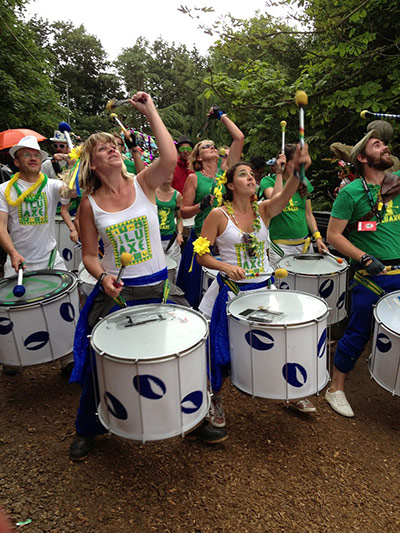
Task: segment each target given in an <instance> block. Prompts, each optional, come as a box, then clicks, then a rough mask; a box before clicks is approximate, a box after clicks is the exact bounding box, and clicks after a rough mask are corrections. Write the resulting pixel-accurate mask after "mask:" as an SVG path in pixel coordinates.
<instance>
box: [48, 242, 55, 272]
mask: <svg viewBox="0 0 400 533" xmlns="http://www.w3.org/2000/svg"><path fill="white" fill-rule="evenodd" d="M56 257H57V246H56V247H55V248H53V249H52V251H51V252H50V257H49V262H48V263H47V268H53V267H54V263H55V262H56Z"/></svg>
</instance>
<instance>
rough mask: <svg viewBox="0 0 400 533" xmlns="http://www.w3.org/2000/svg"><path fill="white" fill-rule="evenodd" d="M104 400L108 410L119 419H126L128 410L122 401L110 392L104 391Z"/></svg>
mask: <svg viewBox="0 0 400 533" xmlns="http://www.w3.org/2000/svg"><path fill="white" fill-rule="evenodd" d="M104 401H105V402H106V404H107V409H108V411H109V412H110V413H111V414H112V415H113V416H115V418H118V419H119V420H126V419H127V418H128V412H127V410H126V409H125V407H124V406H123V405H122V403H121V402H120V401H119V400H118V398H116V397H115V396H114V395H113V394H111V392H105V393H104Z"/></svg>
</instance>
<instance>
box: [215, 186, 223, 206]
mask: <svg viewBox="0 0 400 533" xmlns="http://www.w3.org/2000/svg"><path fill="white" fill-rule="evenodd" d="M214 196H215V198H216V200H217V202H218V207H220V206H221V205H222V191H221V189H219V188H215V190H214Z"/></svg>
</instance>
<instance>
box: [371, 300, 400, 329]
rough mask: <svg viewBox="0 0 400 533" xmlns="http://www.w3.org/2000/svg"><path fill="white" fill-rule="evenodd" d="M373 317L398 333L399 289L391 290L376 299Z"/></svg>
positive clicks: (399, 318) (399, 313)
mask: <svg viewBox="0 0 400 533" xmlns="http://www.w3.org/2000/svg"><path fill="white" fill-rule="evenodd" d="M375 317H376V319H377V320H379V322H381V323H382V324H383V325H384V326H386V327H387V328H388V329H390V330H391V331H393V332H394V333H396V334H398V335H400V291H394V292H391V293H390V294H387V295H386V296H383V298H381V299H380V300H379V301H378V303H377V304H376V308H375Z"/></svg>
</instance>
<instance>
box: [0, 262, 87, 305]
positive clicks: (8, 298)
mask: <svg viewBox="0 0 400 533" xmlns="http://www.w3.org/2000/svg"><path fill="white" fill-rule="evenodd" d="M17 281H18V276H13V277H11V278H4V279H2V280H1V281H0V306H4V307H21V306H27V305H34V304H37V303H38V302H42V301H44V300H51V299H53V298H56V297H58V296H59V295H60V294H62V293H64V292H65V291H67V290H68V289H70V288H72V287H73V286H74V285H76V283H77V279H76V277H75V276H74V275H73V274H71V273H70V272H67V271H66V270H36V271H33V272H27V273H26V274H24V278H23V285H24V287H25V294H24V295H23V296H21V298H17V297H16V296H14V293H13V289H14V287H15V286H16V285H17Z"/></svg>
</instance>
